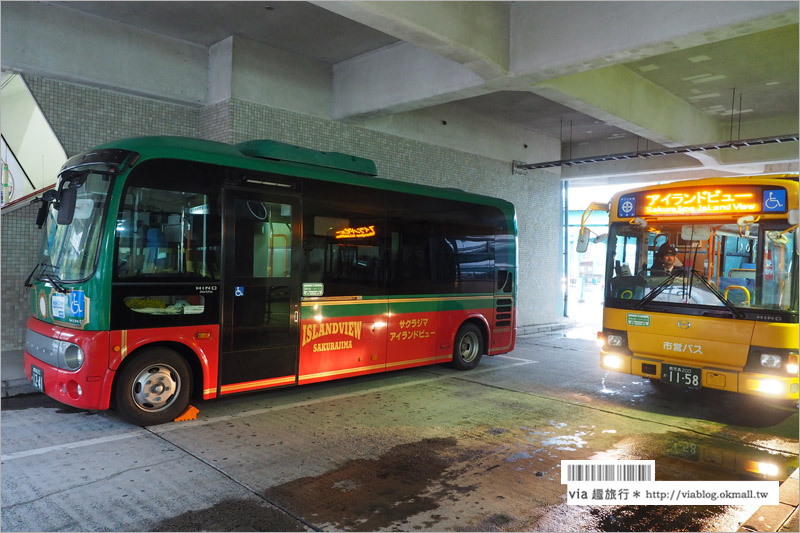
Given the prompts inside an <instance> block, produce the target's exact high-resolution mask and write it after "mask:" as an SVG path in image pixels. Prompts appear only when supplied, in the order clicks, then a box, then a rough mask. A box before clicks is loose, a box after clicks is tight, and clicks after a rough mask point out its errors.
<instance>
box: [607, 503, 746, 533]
mask: <svg viewBox="0 0 800 533" xmlns="http://www.w3.org/2000/svg"><path fill="white" fill-rule="evenodd" d="M751 513H752V509H748V508H744V507H732V506H722V505H693V506H686V507H684V506H677V505H663V506H658V507H654V506H652V505H630V506H622V507H609V508H605V509H603V508H600V509H597V508H595V509H594V510H593V513H592V514H596V516H597V518H598V522H597V529H598V530H599V531H735V530H737V529H738V528H739V525H740V524H741V523H742V522H743V521H744V520H746V519H747V517H748V516H749V515H750V514H751Z"/></svg>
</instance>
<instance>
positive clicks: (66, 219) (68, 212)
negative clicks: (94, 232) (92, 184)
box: [56, 186, 78, 226]
mask: <svg viewBox="0 0 800 533" xmlns="http://www.w3.org/2000/svg"><path fill="white" fill-rule="evenodd" d="M77 199H78V189H77V187H72V186H70V187H67V188H65V189H61V197H60V198H59V200H58V217H57V218H56V222H58V224H59V225H61V226H63V225H67V224H72V219H73V218H74V217H75V202H76V200H77Z"/></svg>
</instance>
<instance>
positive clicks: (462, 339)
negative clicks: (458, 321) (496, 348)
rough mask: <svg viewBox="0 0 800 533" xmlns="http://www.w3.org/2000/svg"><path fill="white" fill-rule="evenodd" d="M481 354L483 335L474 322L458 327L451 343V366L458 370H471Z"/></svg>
mask: <svg viewBox="0 0 800 533" xmlns="http://www.w3.org/2000/svg"><path fill="white" fill-rule="evenodd" d="M482 356H483V335H482V334H481V330H479V329H478V327H477V326H475V324H470V323H467V324H464V325H462V326H461V327H460V328H458V333H456V342H455V344H454V345H453V363H452V364H453V366H454V367H455V368H457V369H458V370H472V369H473V368H475V367H476V366H478V363H480V361H481V357H482Z"/></svg>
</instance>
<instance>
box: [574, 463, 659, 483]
mask: <svg viewBox="0 0 800 533" xmlns="http://www.w3.org/2000/svg"><path fill="white" fill-rule="evenodd" d="M580 481H655V461H612V462H608V461H561V483H570V482H572V483H574V482H580Z"/></svg>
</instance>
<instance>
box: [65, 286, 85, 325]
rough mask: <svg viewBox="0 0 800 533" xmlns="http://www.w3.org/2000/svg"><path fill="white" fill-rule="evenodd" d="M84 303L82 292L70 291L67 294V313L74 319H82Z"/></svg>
mask: <svg viewBox="0 0 800 533" xmlns="http://www.w3.org/2000/svg"><path fill="white" fill-rule="evenodd" d="M84 309H85V302H84V297H83V291H71V292H70V293H69V313H70V315H72V316H73V317H75V318H83V315H84Z"/></svg>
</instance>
